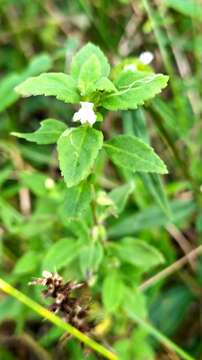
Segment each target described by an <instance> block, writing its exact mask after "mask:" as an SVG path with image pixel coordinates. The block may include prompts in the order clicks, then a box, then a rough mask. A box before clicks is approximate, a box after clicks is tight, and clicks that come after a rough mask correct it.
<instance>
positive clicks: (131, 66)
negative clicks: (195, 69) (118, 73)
mask: <svg viewBox="0 0 202 360" xmlns="http://www.w3.org/2000/svg"><path fill="white" fill-rule="evenodd" d="M123 70H124V71H137V66H136V65H135V64H128V65H125V66H124V68H123Z"/></svg>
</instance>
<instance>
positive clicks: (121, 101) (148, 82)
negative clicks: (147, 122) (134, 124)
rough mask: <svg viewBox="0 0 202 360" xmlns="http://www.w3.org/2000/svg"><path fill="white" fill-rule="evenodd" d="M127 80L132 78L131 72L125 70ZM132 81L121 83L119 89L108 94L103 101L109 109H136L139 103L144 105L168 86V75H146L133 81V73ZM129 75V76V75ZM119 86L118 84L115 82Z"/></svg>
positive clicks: (103, 104)
mask: <svg viewBox="0 0 202 360" xmlns="http://www.w3.org/2000/svg"><path fill="white" fill-rule="evenodd" d="M125 74H126V75H125V76H127V80H130V76H129V72H125ZM130 74H131V81H126V82H125V83H124V82H123V85H120V84H119V87H118V89H119V91H117V92H116V93H112V94H109V95H107V96H106V97H105V98H104V100H103V102H102V106H104V107H105V108H106V109H108V110H127V109H136V108H137V106H138V105H143V104H144V102H145V101H146V100H149V99H152V98H153V97H154V96H155V95H157V94H158V93H160V91H161V90H162V89H163V88H165V87H166V85H167V82H168V76H165V75H162V74H152V75H145V76H144V77H143V78H141V79H136V80H134V81H133V75H132V74H133V73H132V72H130ZM128 76H129V77H128ZM115 85H116V86H117V84H115Z"/></svg>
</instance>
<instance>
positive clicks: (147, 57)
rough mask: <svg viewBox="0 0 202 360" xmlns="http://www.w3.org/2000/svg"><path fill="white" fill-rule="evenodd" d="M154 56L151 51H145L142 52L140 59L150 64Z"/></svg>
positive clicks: (145, 63)
mask: <svg viewBox="0 0 202 360" xmlns="http://www.w3.org/2000/svg"><path fill="white" fill-rule="evenodd" d="M153 58H154V55H153V54H152V53H151V52H150V51H144V52H143V53H142V54H140V58H139V59H140V61H141V62H142V63H143V64H144V65H148V64H150V63H151V62H152V60H153Z"/></svg>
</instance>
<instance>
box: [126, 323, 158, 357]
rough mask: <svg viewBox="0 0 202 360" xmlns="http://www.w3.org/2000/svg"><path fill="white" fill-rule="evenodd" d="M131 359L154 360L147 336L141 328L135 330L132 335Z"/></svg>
mask: <svg viewBox="0 0 202 360" xmlns="http://www.w3.org/2000/svg"><path fill="white" fill-rule="evenodd" d="M131 343H132V353H133V358H134V359H138V360H154V358H155V354H154V350H153V347H152V345H151V344H150V342H149V339H148V334H147V332H146V331H145V329H143V328H142V327H139V328H135V330H134V332H133V334H132V341H131Z"/></svg>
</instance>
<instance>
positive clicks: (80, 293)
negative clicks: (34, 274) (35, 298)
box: [29, 270, 94, 334]
mask: <svg viewBox="0 0 202 360" xmlns="http://www.w3.org/2000/svg"><path fill="white" fill-rule="evenodd" d="M29 285H42V286H45V289H44V290H43V291H42V294H43V295H44V296H45V297H51V298H52V299H53V303H52V304H51V305H50V306H49V310H50V311H52V312H54V313H55V314H58V315H59V316H61V318H62V319H63V320H64V321H66V322H68V323H70V324H71V325H72V326H74V327H76V328H77V329H79V330H80V331H82V332H85V333H88V334H89V333H90V332H91V330H92V329H93V328H94V324H93V322H92V321H89V307H90V301H91V298H90V296H89V294H88V295H87V294H86V290H88V286H87V284H86V283H85V282H81V283H78V282H76V281H68V282H64V280H63V278H62V277H61V276H60V275H59V274H58V273H56V272H55V273H52V272H49V271H46V270H45V271H43V273H42V278H39V279H36V280H34V281H32V282H30V283H29Z"/></svg>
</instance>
